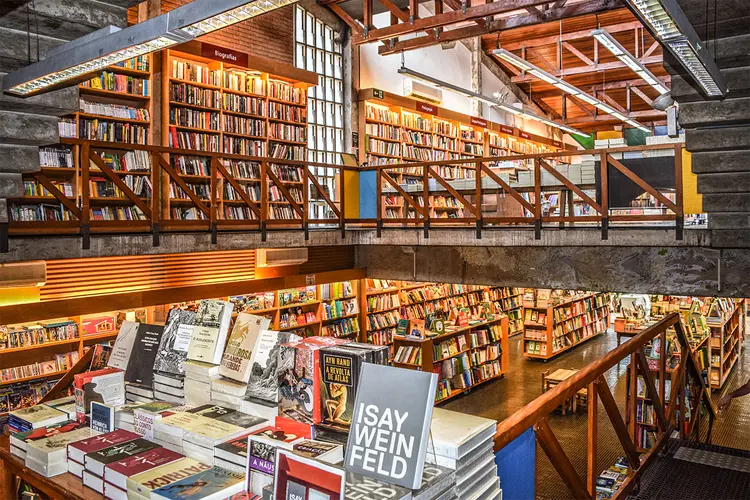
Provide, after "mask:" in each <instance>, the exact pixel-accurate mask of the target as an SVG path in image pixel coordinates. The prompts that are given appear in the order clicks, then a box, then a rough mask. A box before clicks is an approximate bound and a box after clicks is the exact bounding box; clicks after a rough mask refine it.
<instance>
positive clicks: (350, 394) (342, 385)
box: [320, 345, 371, 430]
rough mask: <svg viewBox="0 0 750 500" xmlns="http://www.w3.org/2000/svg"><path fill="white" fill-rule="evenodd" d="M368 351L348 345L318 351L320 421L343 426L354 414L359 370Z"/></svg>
mask: <svg viewBox="0 0 750 500" xmlns="http://www.w3.org/2000/svg"><path fill="white" fill-rule="evenodd" d="M368 354H371V353H369V352H368V351H366V350H364V349H358V348H351V347H349V346H348V345H342V346H331V347H324V348H323V349H321V351H320V377H321V380H322V384H321V399H322V404H323V418H322V423H323V424H325V425H328V426H331V427H339V428H341V429H342V430H347V429H348V428H349V425H350V424H351V421H352V415H353V414H354V400H355V398H356V396H357V385H358V382H359V372H360V370H361V368H362V364H363V363H364V362H365V358H366V356H367V355H368Z"/></svg>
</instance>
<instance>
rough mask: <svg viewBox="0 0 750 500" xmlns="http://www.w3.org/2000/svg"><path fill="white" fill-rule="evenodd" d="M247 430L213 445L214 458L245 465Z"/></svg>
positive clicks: (243, 466)
mask: <svg viewBox="0 0 750 500" xmlns="http://www.w3.org/2000/svg"><path fill="white" fill-rule="evenodd" d="M249 434H250V433H249V432H248V433H245V434H242V435H241V436H239V437H236V438H234V439H230V440H228V441H225V442H223V443H219V444H217V445H216V446H214V459H217V458H220V459H222V460H225V461H227V462H231V463H233V464H235V465H240V466H242V468H243V469H242V472H243V473H244V472H245V468H246V467H247V448H248V436H249Z"/></svg>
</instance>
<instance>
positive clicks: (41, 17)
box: [0, 0, 128, 40]
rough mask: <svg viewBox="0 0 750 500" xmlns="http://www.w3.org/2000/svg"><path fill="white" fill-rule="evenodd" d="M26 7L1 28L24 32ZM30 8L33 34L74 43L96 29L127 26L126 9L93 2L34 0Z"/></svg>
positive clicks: (2, 21)
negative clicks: (109, 26) (73, 41)
mask: <svg viewBox="0 0 750 500" xmlns="http://www.w3.org/2000/svg"><path fill="white" fill-rule="evenodd" d="M27 7H31V4H30V3H29V4H26V5H24V6H22V7H19V8H17V9H15V10H13V11H12V12H10V13H9V14H6V15H5V16H3V17H2V18H0V26H2V27H5V28H12V29H15V30H19V31H26V29H27V19H28V17H27ZM34 7H35V9H33V8H29V9H28V12H29V13H30V17H31V31H32V33H37V32H38V33H39V34H40V35H45V36H51V37H54V38H62V39H66V40H73V39H75V38H78V37H81V36H84V35H87V34H89V33H91V32H92V31H96V30H97V29H99V28H101V27H103V26H108V25H110V24H111V25H114V26H119V27H120V28H124V27H125V26H127V16H128V11H127V8H125V7H120V6H117V5H113V4H112V3H106V2H99V1H95V0H68V1H66V2H61V1H60V0H35V2H34Z"/></svg>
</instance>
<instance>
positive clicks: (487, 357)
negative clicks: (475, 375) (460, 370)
mask: <svg viewBox="0 0 750 500" xmlns="http://www.w3.org/2000/svg"><path fill="white" fill-rule="evenodd" d="M502 351H503V349H502V347H501V346H500V343H499V342H498V343H495V344H489V345H487V346H484V347H480V348H478V349H472V350H471V352H470V353H469V355H470V359H471V364H472V366H478V365H481V364H483V363H487V362H489V361H496V360H499V359H500V355H501V354H502Z"/></svg>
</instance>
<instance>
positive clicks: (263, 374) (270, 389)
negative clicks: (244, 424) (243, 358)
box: [247, 330, 300, 407]
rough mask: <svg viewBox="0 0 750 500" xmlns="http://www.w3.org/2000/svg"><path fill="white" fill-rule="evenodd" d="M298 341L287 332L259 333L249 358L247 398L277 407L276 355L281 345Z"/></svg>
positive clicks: (297, 338)
mask: <svg viewBox="0 0 750 500" xmlns="http://www.w3.org/2000/svg"><path fill="white" fill-rule="evenodd" d="M297 340H300V337H298V336H297V335H294V334H292V333H289V332H274V331H270V330H264V331H261V332H260V334H259V335H258V339H257V340H256V342H255V347H254V348H253V352H252V354H251V356H250V366H251V369H250V377H249V379H248V382H247V397H248V398H253V399H257V400H261V401H266V402H267V403H269V404H271V405H272V406H274V407H277V406H278V403H279V399H278V375H277V372H278V354H279V349H280V346H281V344H284V343H287V342H294V341H297Z"/></svg>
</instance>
